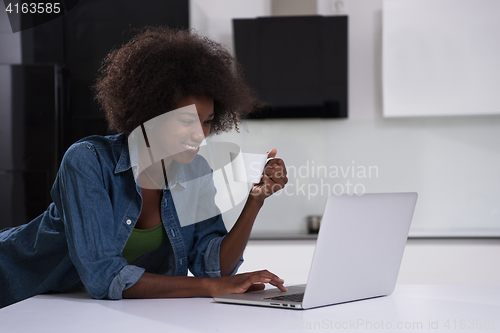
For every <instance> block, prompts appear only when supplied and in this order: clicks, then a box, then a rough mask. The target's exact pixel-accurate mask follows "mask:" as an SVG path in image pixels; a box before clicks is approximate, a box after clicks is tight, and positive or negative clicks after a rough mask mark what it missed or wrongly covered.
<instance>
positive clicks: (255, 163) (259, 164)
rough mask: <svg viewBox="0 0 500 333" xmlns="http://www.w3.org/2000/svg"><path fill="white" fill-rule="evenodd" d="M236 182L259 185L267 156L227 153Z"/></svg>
mask: <svg viewBox="0 0 500 333" xmlns="http://www.w3.org/2000/svg"><path fill="white" fill-rule="evenodd" d="M229 154H230V156H231V167H232V170H233V178H234V181H236V182H242V183H252V184H255V183H259V182H260V179H261V178H262V172H263V171H264V167H265V166H266V162H267V154H249V153H242V152H238V153H234V152H230V153H229Z"/></svg>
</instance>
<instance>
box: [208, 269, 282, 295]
mask: <svg viewBox="0 0 500 333" xmlns="http://www.w3.org/2000/svg"><path fill="white" fill-rule="evenodd" d="M208 282H209V293H210V296H211V297H216V296H223V295H230V294H242V293H244V292H247V291H256V290H263V289H264V288H265V285H264V283H269V284H272V285H273V286H275V287H277V288H278V289H279V290H281V291H286V288H285V287H284V286H283V283H284V282H285V281H284V280H283V279H280V278H279V277H278V276H276V275H275V274H273V273H271V272H269V271H268V270H262V271H257V272H250V273H243V274H236V275H231V276H224V277H220V278H210V279H208Z"/></svg>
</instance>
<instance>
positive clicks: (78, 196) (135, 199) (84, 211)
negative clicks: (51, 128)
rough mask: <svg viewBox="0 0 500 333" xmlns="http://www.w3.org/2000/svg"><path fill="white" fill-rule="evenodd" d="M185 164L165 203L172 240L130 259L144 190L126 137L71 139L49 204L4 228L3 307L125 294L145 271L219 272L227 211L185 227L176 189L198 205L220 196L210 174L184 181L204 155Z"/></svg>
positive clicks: (0, 250)
mask: <svg viewBox="0 0 500 333" xmlns="http://www.w3.org/2000/svg"><path fill="white" fill-rule="evenodd" d="M180 167H181V168H183V169H184V170H183V172H181V173H179V175H180V176H179V177H180V178H179V179H176V180H172V181H171V180H170V179H169V187H168V188H167V189H165V190H164V191H163V198H162V201H161V219H162V223H163V226H164V227H165V230H166V232H167V235H168V239H169V241H167V242H165V243H164V244H163V245H162V246H161V247H160V248H158V249H157V250H155V251H153V252H150V253H147V254H145V255H143V256H141V257H139V258H138V259H136V260H135V261H134V262H133V263H132V264H131V265H128V264H127V261H126V260H125V259H124V258H123V257H122V255H121V252H122V250H123V248H124V247H125V243H126V242H127V240H128V238H129V236H130V234H131V232H132V230H133V228H134V226H135V223H136V222H137V219H138V218H139V215H140V212H141V207H142V195H141V189H140V187H138V186H137V185H136V183H135V181H134V177H133V173H132V170H131V165H130V157H129V151H128V145H127V140H126V138H125V136H124V135H122V134H118V135H114V136H107V137H101V136H92V137H88V138H85V139H83V140H80V141H78V142H77V143H75V144H74V145H72V146H71V147H70V148H69V149H68V151H67V152H66V154H65V155H64V158H63V161H62V163H61V166H60V169H59V172H58V174H57V178H56V180H55V183H54V186H53V188H52V190H51V196H52V199H53V203H52V204H50V206H49V207H48V209H47V210H46V211H45V212H44V213H43V214H42V215H40V216H39V217H37V218H36V219H34V220H33V221H31V222H30V223H28V224H25V225H22V226H19V227H14V228H10V229H5V230H2V231H0V307H2V306H6V305H8V304H11V303H14V302H17V301H19V300H22V299H25V298H28V297H31V296H34V295H37V294H40V293H44V292H48V291H65V290H70V289H74V288H78V287H81V286H85V288H86V290H87V291H88V293H89V294H90V295H91V296H92V297H93V298H98V299H102V298H109V299H120V298H121V297H122V291H123V290H125V289H128V288H130V287H131V286H132V285H134V284H135V283H136V282H137V281H138V280H139V279H140V277H141V276H142V274H143V273H144V272H145V271H148V272H152V273H156V274H164V275H175V276H182V275H184V276H185V275H187V272H188V269H189V270H190V271H191V272H192V273H193V275H195V276H201V277H220V262H219V250H220V244H221V241H222V239H223V237H224V236H225V235H226V234H227V231H226V228H225V226H224V223H223V221H222V218H221V216H220V215H217V216H215V217H213V218H210V219H207V220H205V221H202V222H198V223H194V224H190V225H187V226H184V227H181V226H180V224H179V219H178V216H177V211H176V209H175V207H174V202H173V199H172V194H171V191H179V193H182V194H181V195H183V196H184V197H185V198H192V200H191V201H190V202H191V203H192V205H191V209H193V210H195V209H199V207H197V203H198V198H204V201H203V200H201V201H203V202H206V198H207V197H211V198H212V199H211V200H212V201H214V197H215V187H214V185H213V181H212V180H211V178H210V177H202V178H200V180H199V181H200V182H205V183H204V184H198V186H193V187H191V186H188V187H186V183H185V182H184V181H183V177H186V175H187V177H189V174H190V173H191V172H194V173H196V172H198V171H197V170H199V168H210V167H209V166H208V164H207V162H206V161H205V160H204V159H203V158H202V157H201V156H197V157H196V158H195V159H194V160H193V162H192V163H190V164H187V165H180ZM207 179H208V180H207ZM181 185H183V186H181ZM190 188H191V189H192V190H191V191H190ZM200 189H201V190H200ZM200 192H202V193H200ZM201 201H200V202H201ZM183 202H186V201H183ZM214 204H215V203H214ZM182 209H185V207H183V208H182ZM242 261H243V259H240V262H239V263H238V265H237V266H236V267H235V269H234V271H233V272H232V274H235V273H236V271H237V269H238V267H239V266H240V265H241V263H242Z"/></svg>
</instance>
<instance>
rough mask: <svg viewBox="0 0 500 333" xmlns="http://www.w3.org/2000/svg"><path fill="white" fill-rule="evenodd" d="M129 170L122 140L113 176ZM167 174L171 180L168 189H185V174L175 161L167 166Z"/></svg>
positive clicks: (126, 145)
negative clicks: (179, 187) (178, 186)
mask: <svg viewBox="0 0 500 333" xmlns="http://www.w3.org/2000/svg"><path fill="white" fill-rule="evenodd" d="M130 168H132V165H131V163H130V153H129V149H128V141H127V140H126V139H124V140H123V142H122V146H121V153H120V157H119V158H118V162H117V163H116V167H115V174H117V173H120V172H125V171H127V170H128V169H130ZM168 174H169V175H172V179H169V180H168V187H169V188H170V189H172V188H174V187H175V186H176V185H177V184H179V185H181V186H182V187H183V188H186V185H187V181H186V174H185V172H184V168H183V167H182V165H181V164H179V163H177V162H176V161H172V163H171V164H170V166H169V172H168Z"/></svg>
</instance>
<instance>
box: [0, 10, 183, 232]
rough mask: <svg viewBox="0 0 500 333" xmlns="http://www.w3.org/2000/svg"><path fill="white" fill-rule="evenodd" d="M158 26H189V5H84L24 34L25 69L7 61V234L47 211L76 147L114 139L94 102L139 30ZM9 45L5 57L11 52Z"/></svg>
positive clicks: (1, 91) (2, 186)
mask: <svg viewBox="0 0 500 333" xmlns="http://www.w3.org/2000/svg"><path fill="white" fill-rule="evenodd" d="M21 19H22V17H21ZM158 25H163V26H169V27H172V28H188V27H189V1H188V0H148V1H136V0H80V1H78V3H77V4H76V5H75V6H74V7H73V8H72V9H71V10H69V11H68V12H66V13H65V14H64V15H63V16H61V17H59V18H56V19H54V20H52V21H50V22H47V23H43V24H41V25H38V26H35V27H33V28H30V29H26V30H23V31H21V32H19V34H20V39H21V50H20V53H21V58H22V60H21V63H16V64H8V63H3V64H2V62H1V61H0V217H1V218H0V229H3V228H7V227H12V226H18V225H21V224H25V223H27V222H29V221H31V220H32V219H34V218H35V217H37V216H38V215H40V214H42V213H43V212H44V211H45V210H46V209H47V206H48V205H49V204H50V203H51V202H52V199H51V197H50V189H51V188H52V184H53V182H54V179H55V176H56V173H57V169H58V167H59V164H60V162H61V159H62V157H63V154H64V152H65V151H66V149H67V148H68V147H69V146H70V145H71V144H72V143H73V142H75V141H77V140H79V139H81V138H83V137H86V136H89V135H95V134H97V135H106V134H112V133H111V132H109V131H108V129H107V124H106V121H105V120H104V116H103V114H102V113H101V112H100V110H99V106H98V105H97V103H96V102H95V101H94V99H93V92H92V89H91V86H92V85H93V84H94V82H95V79H96V77H97V72H98V69H99V68H100V66H101V62H102V60H103V59H104V57H105V56H106V55H107V54H108V52H109V51H110V50H111V49H113V48H117V47H119V46H120V45H122V44H123V43H125V42H126V41H127V40H129V39H130V37H132V36H133V35H135V34H136V33H137V30H135V29H139V28H142V27H144V26H158ZM1 40H2V39H0V53H1V52H2V50H4V49H5V48H6V47H8V45H2V44H1V43H2V42H1ZM0 58H1V57H0Z"/></svg>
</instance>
